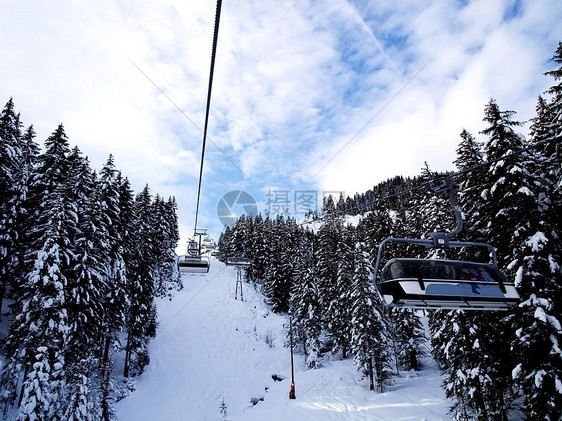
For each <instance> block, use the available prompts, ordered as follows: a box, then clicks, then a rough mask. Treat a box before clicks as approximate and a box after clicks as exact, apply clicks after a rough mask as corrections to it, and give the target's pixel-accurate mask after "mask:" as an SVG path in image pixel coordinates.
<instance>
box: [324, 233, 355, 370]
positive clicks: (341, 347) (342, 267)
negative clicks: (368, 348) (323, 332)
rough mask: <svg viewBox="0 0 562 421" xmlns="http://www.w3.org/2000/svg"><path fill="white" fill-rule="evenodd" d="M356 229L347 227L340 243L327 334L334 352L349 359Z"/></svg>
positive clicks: (328, 311)
mask: <svg viewBox="0 0 562 421" xmlns="http://www.w3.org/2000/svg"><path fill="white" fill-rule="evenodd" d="M353 241H354V229H353V227H351V226H348V227H345V228H344V229H343V231H342V238H341V240H340V241H339V242H338V252H337V263H338V272H337V278H336V284H335V285H334V291H335V292H336V293H335V297H334V298H333V299H332V301H330V303H329V305H328V308H327V311H326V313H327V316H326V320H327V332H328V335H329V337H330V338H331V340H332V341H333V345H332V352H333V353H335V352H340V351H341V354H342V358H344V359H345V358H347V355H348V352H349V350H350V345H351V308H352V301H351V286H352V279H353V274H354V264H355V261H354V254H353Z"/></svg>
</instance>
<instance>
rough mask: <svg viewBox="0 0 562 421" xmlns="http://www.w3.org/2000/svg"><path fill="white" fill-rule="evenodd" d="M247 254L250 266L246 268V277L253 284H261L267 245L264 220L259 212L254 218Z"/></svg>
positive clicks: (265, 262)
mask: <svg viewBox="0 0 562 421" xmlns="http://www.w3.org/2000/svg"><path fill="white" fill-rule="evenodd" d="M251 235H252V237H253V241H252V243H251V247H250V250H249V252H248V256H247V257H249V258H250V259H251V260H252V266H251V268H250V269H249V270H247V279H248V280H249V281H250V282H252V283H254V284H261V283H262V282H263V279H264V272H265V266H266V264H267V256H268V247H267V246H266V233H265V230H264V221H263V218H262V216H261V214H259V215H257V216H256V217H255V219H254V224H253V231H252V233H251Z"/></svg>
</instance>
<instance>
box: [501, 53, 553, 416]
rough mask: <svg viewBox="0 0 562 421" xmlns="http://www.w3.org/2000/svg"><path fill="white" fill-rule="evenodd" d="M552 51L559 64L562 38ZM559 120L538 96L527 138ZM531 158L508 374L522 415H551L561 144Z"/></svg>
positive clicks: (516, 254) (538, 136) (540, 135)
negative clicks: (519, 392)
mask: <svg viewBox="0 0 562 421" xmlns="http://www.w3.org/2000/svg"><path fill="white" fill-rule="evenodd" d="M556 54H557V55H555V57H558V63H559V64H562V44H559V48H558V50H557V53H556ZM555 61H556V60H555ZM548 74H551V75H553V76H555V80H557V81H558V80H560V78H562V71H560V70H559V71H558V73H556V71H553V72H549V73H548ZM559 85H560V82H559V84H558V87H559ZM550 92H552V93H553V94H554V99H553V102H552V104H553V105H554V104H556V100H557V99H558V100H559V101H560V95H561V92H560V89H556V85H555V87H554V88H553V89H551V90H550ZM557 94H558V98H556V95H557ZM559 112H560V110H558V113H559ZM561 125H562V121H561V120H560V119H558V120H557V118H556V111H554V107H552V105H547V104H546V103H545V102H544V100H542V98H539V103H538V106H537V116H536V118H535V119H534V121H533V125H532V126H531V133H532V134H533V135H534V138H533V139H532V141H534V142H539V141H541V140H544V139H545V138H549V137H551V136H553V135H554V134H559V133H560V132H561V131H562V130H561ZM533 158H534V159H533V161H532V162H531V163H532V164H534V166H529V168H530V170H531V171H530V172H531V173H530V174H529V175H527V177H526V179H527V181H526V184H525V186H526V187H527V186H528V187H527V188H528V195H529V196H531V197H532V198H533V200H534V204H535V206H534V207H533V208H531V209H530V210H529V211H528V214H527V218H526V221H525V222H524V223H523V222H522V221H521V222H519V223H518V225H517V227H516V228H517V229H518V232H521V235H520V236H519V237H520V238H519V241H518V244H517V247H515V248H514V251H513V257H512V258H513V262H512V263H511V264H510V266H512V271H514V272H515V273H516V285H517V287H518V291H519V294H520V296H521V300H522V303H521V304H520V305H519V307H518V309H517V311H516V312H515V314H514V315H513V316H512V317H511V319H510V320H511V322H512V324H513V326H514V329H515V330H516V335H515V341H514V343H513V355H516V356H517V359H516V361H515V362H517V365H516V366H515V368H514V370H513V377H514V379H515V380H516V382H517V385H518V386H519V387H520V388H521V390H522V392H523V396H524V402H523V406H522V410H523V412H524V413H525V414H526V415H527V417H528V418H529V419H545V420H555V419H559V418H560V417H561V416H562V409H561V408H562V351H560V346H559V344H560V343H561V342H562V298H561V297H562V268H561V266H560V262H561V261H562V242H561V239H560V229H561V228H562V223H561V222H560V215H559V214H558V215H556V212H559V211H560V209H561V208H560V193H559V192H557V178H558V173H557V171H559V170H560V162H561V161H560V145H559V144H558V145H556V144H548V145H546V146H545V147H543V148H540V149H539V151H538V153H537V154H535V155H534V157H533ZM515 362H514V364H515Z"/></svg>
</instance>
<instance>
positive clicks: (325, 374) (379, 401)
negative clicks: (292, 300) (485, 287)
mask: <svg viewBox="0 0 562 421" xmlns="http://www.w3.org/2000/svg"><path fill="white" fill-rule="evenodd" d="M182 276H183V283H184V289H183V290H182V291H181V292H180V293H178V294H177V296H176V297H175V298H174V299H173V300H172V301H169V300H166V299H163V300H160V301H159V303H158V317H159V328H158V334H157V336H156V338H155V339H154V340H153V341H152V343H151V344H150V357H151V362H150V365H149V366H148V367H147V369H146V371H145V373H144V374H142V375H141V376H139V377H137V378H136V379H135V383H136V390H135V391H134V392H132V393H131V394H130V395H129V396H128V397H127V398H126V399H124V400H122V401H121V402H119V403H117V404H116V415H117V416H118V418H119V419H120V420H135V421H142V420H151V421H153V420H175V421H177V420H197V421H199V420H225V419H228V420H231V421H234V420H260V421H263V420H271V421H273V420H283V421H287V420H393V421H395V420H442V419H448V418H449V417H448V416H447V411H448V406H449V404H450V403H448V402H447V401H446V400H445V398H444V392H443V390H442V389H440V387H439V384H440V382H441V379H440V377H439V373H438V371H437V370H436V369H435V368H434V367H431V364H430V363H429V367H426V369H425V370H424V371H422V372H421V373H412V374H411V375H403V376H400V377H395V379H394V384H392V385H390V386H388V387H387V390H386V392H385V393H382V394H381V393H377V392H370V391H369V390H368V383H367V380H366V379H363V378H362V375H361V373H360V372H358V371H357V369H356V367H355V365H354V364H353V361H352V360H351V359H348V360H345V361H338V360H334V361H327V362H325V363H324V366H323V367H322V368H319V369H316V370H310V369H309V370H306V369H305V368H304V358H303V356H302V355H298V354H295V366H296V368H295V386H296V397H297V399H295V400H290V399H288V393H289V387H290V381H291V380H290V379H291V366H290V353H289V348H288V344H287V340H286V328H287V323H288V319H287V318H286V316H284V315H278V314H274V313H272V312H271V311H269V309H268V307H267V305H266V304H265V303H264V302H263V296H262V295H261V294H260V293H258V292H257V291H256V290H254V289H253V288H252V287H251V286H250V285H248V284H246V283H244V285H243V286H244V291H243V292H244V301H241V300H235V299H234V292H235V285H236V269H235V268H232V267H226V266H225V265H223V264H222V263H219V262H213V264H212V266H211V270H210V272H209V273H208V274H205V275H195V276H193V275H185V274H184V275H182ZM272 375H278V376H280V377H285V378H286V379H285V380H283V381H274V380H273V378H272ZM223 400H224V403H225V405H226V412H227V414H226V416H225V415H224V414H221V410H220V407H221V403H222V402H223Z"/></svg>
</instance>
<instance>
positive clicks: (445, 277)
mask: <svg viewBox="0 0 562 421" xmlns="http://www.w3.org/2000/svg"><path fill="white" fill-rule="evenodd" d="M448 181H449V180H448V179H447V178H446V179H441V180H438V183H437V185H436V189H435V191H436V192H439V191H445V190H447V191H448V192H449V199H450V201H451V204H452V206H453V209H454V212H455V217H456V221H457V226H456V227H455V229H454V230H453V231H451V232H450V233H443V232H434V233H432V235H431V239H429V240H422V239H414V238H394V237H389V238H387V239H385V240H384V241H383V242H382V243H381V244H380V246H379V249H378V253H377V260H376V263H375V284H376V289H377V291H378V293H379V295H380V296H381V298H382V302H383V303H385V304H386V305H388V306H392V307H403V308H413V309H468V310H507V309H509V308H511V307H513V306H515V305H517V303H518V302H519V295H518V293H517V290H516V289H515V285H514V284H513V282H511V281H509V280H508V279H507V278H506V277H505V275H504V274H503V273H502V272H501V271H500V270H499V269H498V267H497V259H496V249H495V248H494V247H493V246H492V245H490V244H488V243H476V242H466V241H451V238H453V237H454V236H455V235H456V234H458V233H459V232H460V230H461V229H462V215H461V212H460V207H459V205H458V203H457V200H456V198H455V195H454V192H453V186H452V185H451V184H450V183H449V182H448ZM391 242H395V243H406V244H414V245H418V246H425V247H430V248H441V249H448V248H457V247H484V248H487V249H488V250H489V251H490V254H491V255H492V261H493V263H492V264H489V263H477V262H467V261H458V260H445V259H410V258H392V259H390V260H388V261H387V262H386V264H385V265H384V267H383V268H382V270H381V273H380V275H379V267H380V264H381V258H382V253H383V248H384V246H385V245H386V244H388V243H391Z"/></svg>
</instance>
